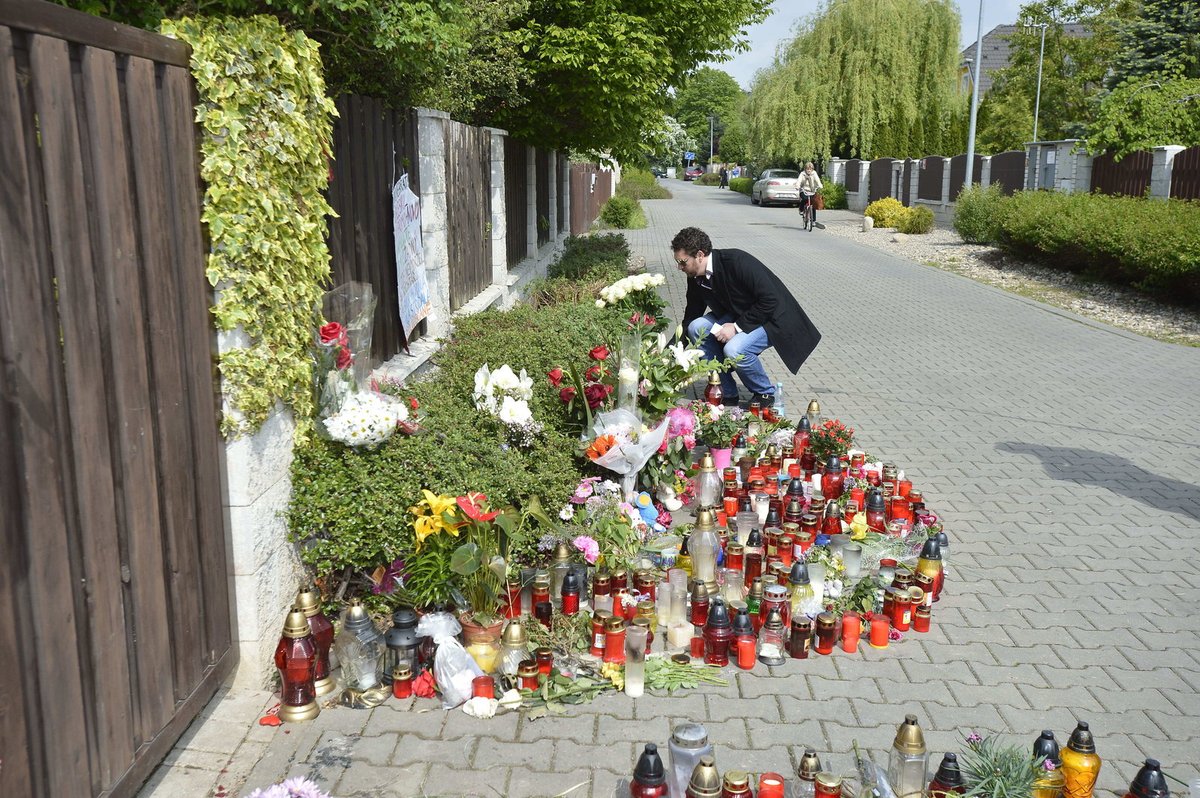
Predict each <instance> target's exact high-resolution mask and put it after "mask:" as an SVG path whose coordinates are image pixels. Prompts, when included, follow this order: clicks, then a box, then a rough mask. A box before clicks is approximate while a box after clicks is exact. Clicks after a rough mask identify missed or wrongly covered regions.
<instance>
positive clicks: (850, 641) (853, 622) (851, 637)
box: [842, 612, 862, 654]
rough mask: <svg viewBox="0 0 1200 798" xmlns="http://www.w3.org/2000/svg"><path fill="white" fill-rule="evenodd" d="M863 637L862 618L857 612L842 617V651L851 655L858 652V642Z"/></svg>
mask: <svg viewBox="0 0 1200 798" xmlns="http://www.w3.org/2000/svg"><path fill="white" fill-rule="evenodd" d="M860 637H862V616H860V615H859V614H858V613H857V612H847V613H845V614H843V615H842V650H843V651H846V652H848V653H850V654H853V653H854V652H855V651H858V640H859V638H860Z"/></svg>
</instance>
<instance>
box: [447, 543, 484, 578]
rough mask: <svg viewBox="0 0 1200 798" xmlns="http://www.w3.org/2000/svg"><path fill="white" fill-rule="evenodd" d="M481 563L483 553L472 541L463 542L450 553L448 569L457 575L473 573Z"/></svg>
mask: <svg viewBox="0 0 1200 798" xmlns="http://www.w3.org/2000/svg"><path fill="white" fill-rule="evenodd" d="M482 565H483V553H482V552H481V551H480V550H479V546H477V545H475V544H474V543H464V544H463V545H461V546H459V547H458V548H457V549H455V550H454V553H453V554H452V555H450V570H451V571H453V572H454V573H456V574H458V575H459V576H468V575H470V574H473V573H475V572H476V571H478V570H479V569H480V567H481V566H482Z"/></svg>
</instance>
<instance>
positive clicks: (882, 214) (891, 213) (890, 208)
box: [863, 197, 905, 227]
mask: <svg viewBox="0 0 1200 798" xmlns="http://www.w3.org/2000/svg"><path fill="white" fill-rule="evenodd" d="M904 211H905V208H904V205H903V203H901V202H900V200H898V199H896V198H895V197H884V198H883V199H878V200H875V201H874V202H872V203H871V204H870V205H868V206H867V210H866V212H865V213H864V214H863V215H864V216H870V217H871V218H872V219H874V220H875V226H876V227H895V226H896V224H897V223H898V222H899V221H900V217H901V216H902V215H903V214H904Z"/></svg>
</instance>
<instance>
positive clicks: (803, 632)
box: [787, 615, 812, 659]
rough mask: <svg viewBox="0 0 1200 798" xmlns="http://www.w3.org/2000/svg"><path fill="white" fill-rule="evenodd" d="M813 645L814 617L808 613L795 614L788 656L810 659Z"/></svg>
mask: <svg viewBox="0 0 1200 798" xmlns="http://www.w3.org/2000/svg"><path fill="white" fill-rule="evenodd" d="M811 645H812V619H811V618H809V617H808V616H807V615H793V616H792V628H791V632H790V633H789V634H788V641H787V648H788V656H789V657H791V658H792V659H808V652H809V647H810V646H811Z"/></svg>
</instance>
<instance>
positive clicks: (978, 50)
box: [963, 0, 983, 188]
mask: <svg viewBox="0 0 1200 798" xmlns="http://www.w3.org/2000/svg"><path fill="white" fill-rule="evenodd" d="M982 80H983V0H979V24H978V25H977V26H976V28H975V90H974V91H972V92H971V129H970V131H969V132H968V133H967V179H966V182H964V183H963V188H970V187H971V183H972V182H974V177H975V120H976V117H978V116H979V84H980V83H981V82H982Z"/></svg>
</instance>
